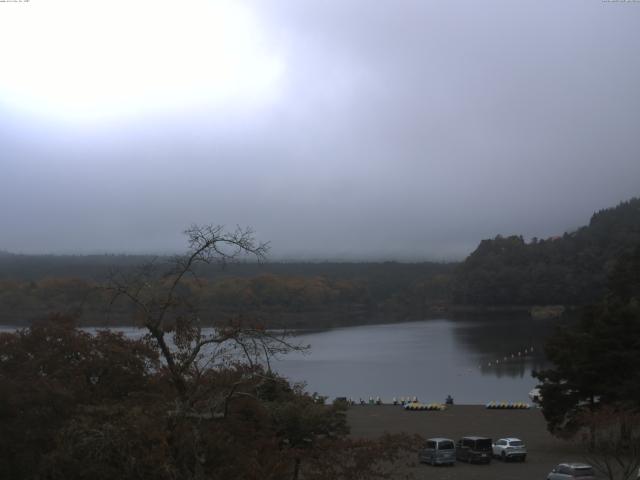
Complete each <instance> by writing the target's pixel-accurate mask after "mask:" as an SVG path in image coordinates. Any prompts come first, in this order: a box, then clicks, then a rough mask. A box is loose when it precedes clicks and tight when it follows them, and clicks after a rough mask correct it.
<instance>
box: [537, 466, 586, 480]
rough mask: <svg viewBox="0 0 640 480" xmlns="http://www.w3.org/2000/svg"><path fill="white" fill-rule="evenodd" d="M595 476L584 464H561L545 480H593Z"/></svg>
mask: <svg viewBox="0 0 640 480" xmlns="http://www.w3.org/2000/svg"><path fill="white" fill-rule="evenodd" d="M595 478H596V474H595V472H594V471H593V467H592V466H591V465H587V464H586V463H561V464H560V465H558V466H556V468H554V469H553V470H551V473H549V475H547V480H569V479H579V480H595Z"/></svg>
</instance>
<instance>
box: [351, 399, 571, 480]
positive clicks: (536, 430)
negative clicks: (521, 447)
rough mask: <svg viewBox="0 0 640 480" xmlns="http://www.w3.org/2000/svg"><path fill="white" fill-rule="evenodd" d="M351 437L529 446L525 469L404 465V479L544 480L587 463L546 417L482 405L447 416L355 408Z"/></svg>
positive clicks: (392, 408) (449, 412)
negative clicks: (505, 441) (472, 438)
mask: <svg viewBox="0 0 640 480" xmlns="http://www.w3.org/2000/svg"><path fill="white" fill-rule="evenodd" d="M348 420H349V424H350V425H351V434H352V435H353V436H356V437H364V438H373V437H377V436H379V435H381V434H383V433H384V432H388V433H400V432H406V433H411V434H413V433H417V434H420V435H422V436H423V437H425V438H429V437H448V438H451V439H453V440H458V439H459V438H460V437H463V436H468V435H478V436H486V437H491V438H492V439H494V440H497V439H498V438H502V437H518V438H520V439H522V440H523V441H524V442H525V444H526V445H527V450H528V455H527V460H526V462H525V463H520V462H514V463H511V462H508V463H503V462H501V461H500V460H493V461H492V462H491V464H490V465H475V464H474V465H469V464H466V463H462V462H457V463H456V464H455V466H453V467H447V466H435V467H434V466H431V465H425V464H420V463H417V462H413V461H411V462H410V463H413V465H411V464H409V465H398V478H404V477H405V473H406V472H411V473H413V475H414V478H416V479H423V478H424V479H434V480H439V479H456V480H457V479H463V480H464V479H469V480H476V479H477V480H534V479H535V480H538V479H541V480H544V479H546V478H547V474H548V473H549V472H550V471H551V469H552V468H553V467H554V466H555V465H557V464H558V463H561V462H569V461H582V459H581V457H580V454H579V453H578V451H577V449H576V448H575V447H574V446H573V445H571V444H570V443H567V442H564V441H561V440H558V439H556V438H554V437H552V436H551V435H550V434H549V433H548V432H547V430H546V424H545V421H544V417H543V416H542V413H541V412H540V410H538V409H531V410H487V409H486V408H485V407H484V406H479V405H454V406H452V407H449V408H448V409H447V410H445V411H441V412H439V411H418V412H411V411H406V410H404V409H403V408H402V407H399V406H391V405H381V406H372V405H365V406H354V407H351V408H350V409H349V412H348Z"/></svg>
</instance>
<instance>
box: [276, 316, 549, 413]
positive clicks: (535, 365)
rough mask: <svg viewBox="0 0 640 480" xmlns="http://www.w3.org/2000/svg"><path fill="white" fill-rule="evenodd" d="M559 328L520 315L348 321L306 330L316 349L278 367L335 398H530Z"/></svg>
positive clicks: (284, 360)
mask: <svg viewBox="0 0 640 480" xmlns="http://www.w3.org/2000/svg"><path fill="white" fill-rule="evenodd" d="M552 327H553V322H549V321H538V320H532V319H529V318H527V319H513V318H512V319H474V320H428V321H421V322H409V323H401V324H388V325H369V326H360V327H349V328H340V329H334V330H329V331H325V332H317V333H307V334H302V335H300V336H299V339H298V340H299V341H300V342H301V343H308V344H310V345H311V351H310V352H309V353H308V354H306V355H302V354H297V353H296V354H290V355H287V356H285V357H283V358H281V359H280V360H279V361H277V362H275V363H274V368H275V369H276V370H278V371H279V372H280V373H281V374H283V375H284V376H286V377H289V378H290V379H291V380H293V381H306V383H307V385H308V389H309V390H310V391H317V392H318V393H320V394H322V395H328V396H330V397H336V396H347V397H349V396H351V397H353V398H354V399H356V400H357V399H358V398H360V397H362V398H367V399H368V398H369V396H374V397H375V396H378V395H379V396H381V397H382V398H383V400H386V401H389V400H390V399H391V398H392V397H400V396H405V397H406V396H414V395H415V396H417V397H418V398H419V399H420V400H421V401H425V402H435V401H444V398H445V397H446V395H447V394H451V395H453V397H454V399H455V400H456V402H458V403H486V402H488V401H490V400H497V401H502V400H504V401H528V398H527V393H528V392H529V391H530V390H531V388H533V387H534V386H535V384H536V380H535V379H533V378H532V377H531V371H532V370H535V369H540V368H541V367H543V366H544V357H543V344H544V338H545V337H546V336H547V335H548V334H549V333H550V331H551V330H552ZM532 347H533V348H532ZM525 349H526V353H525ZM518 352H520V355H519V356H518ZM512 355H513V357H512ZM505 358H506V359H505Z"/></svg>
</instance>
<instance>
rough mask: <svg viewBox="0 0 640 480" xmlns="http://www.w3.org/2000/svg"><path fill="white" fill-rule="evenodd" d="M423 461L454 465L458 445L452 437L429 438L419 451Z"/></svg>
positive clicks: (433, 463) (419, 457) (432, 463)
mask: <svg viewBox="0 0 640 480" xmlns="http://www.w3.org/2000/svg"><path fill="white" fill-rule="evenodd" d="M418 459H419V460H420V461H421V462H425V463H430V464H431V465H442V464H445V465H453V464H454V463H455V461H456V445H455V443H454V442H453V440H451V439H450V438H440V437H438V438H429V439H428V440H427V443H426V445H425V447H424V448H423V449H422V450H420V451H419V452H418Z"/></svg>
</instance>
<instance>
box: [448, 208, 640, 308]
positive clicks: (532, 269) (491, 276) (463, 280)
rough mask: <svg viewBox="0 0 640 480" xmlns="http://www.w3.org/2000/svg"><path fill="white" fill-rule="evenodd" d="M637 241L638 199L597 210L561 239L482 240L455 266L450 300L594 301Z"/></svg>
mask: <svg viewBox="0 0 640 480" xmlns="http://www.w3.org/2000/svg"><path fill="white" fill-rule="evenodd" d="M639 243H640V199H639V198H634V199H631V200H629V201H627V202H623V203H621V204H619V205H618V206H617V207H615V208H610V209H605V210H601V211H599V212H596V213H595V214H594V215H593V216H592V217H591V221H590V222H589V225H587V226H585V227H582V228H580V229H578V230H576V231H575V232H570V233H565V234H564V235H562V236H561V237H552V238H548V239H536V238H534V239H532V240H531V241H530V242H526V241H525V240H524V239H523V238H522V237H521V236H510V237H502V236H500V235H498V236H497V237H496V238H494V239H493V240H483V241H482V242H481V243H480V245H479V246H478V248H477V249H476V250H475V251H474V252H473V253H472V254H471V255H469V257H468V258H467V259H466V260H465V261H464V262H463V263H462V264H461V265H460V266H459V267H458V268H457V270H456V274H455V282H454V286H453V302H454V303H456V304H464V305H552V304H564V305H585V304H589V303H592V302H594V301H595V300H597V299H599V298H600V297H601V296H602V295H603V293H604V291H605V286H606V279H607V275H608V274H609V273H610V271H611V269H612V268H613V265H614V263H615V260H616V259H617V258H618V257H620V256H621V255H624V254H626V253H628V252H630V251H632V250H633V248H634V247H635V246H637V245H638V244H639Z"/></svg>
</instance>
